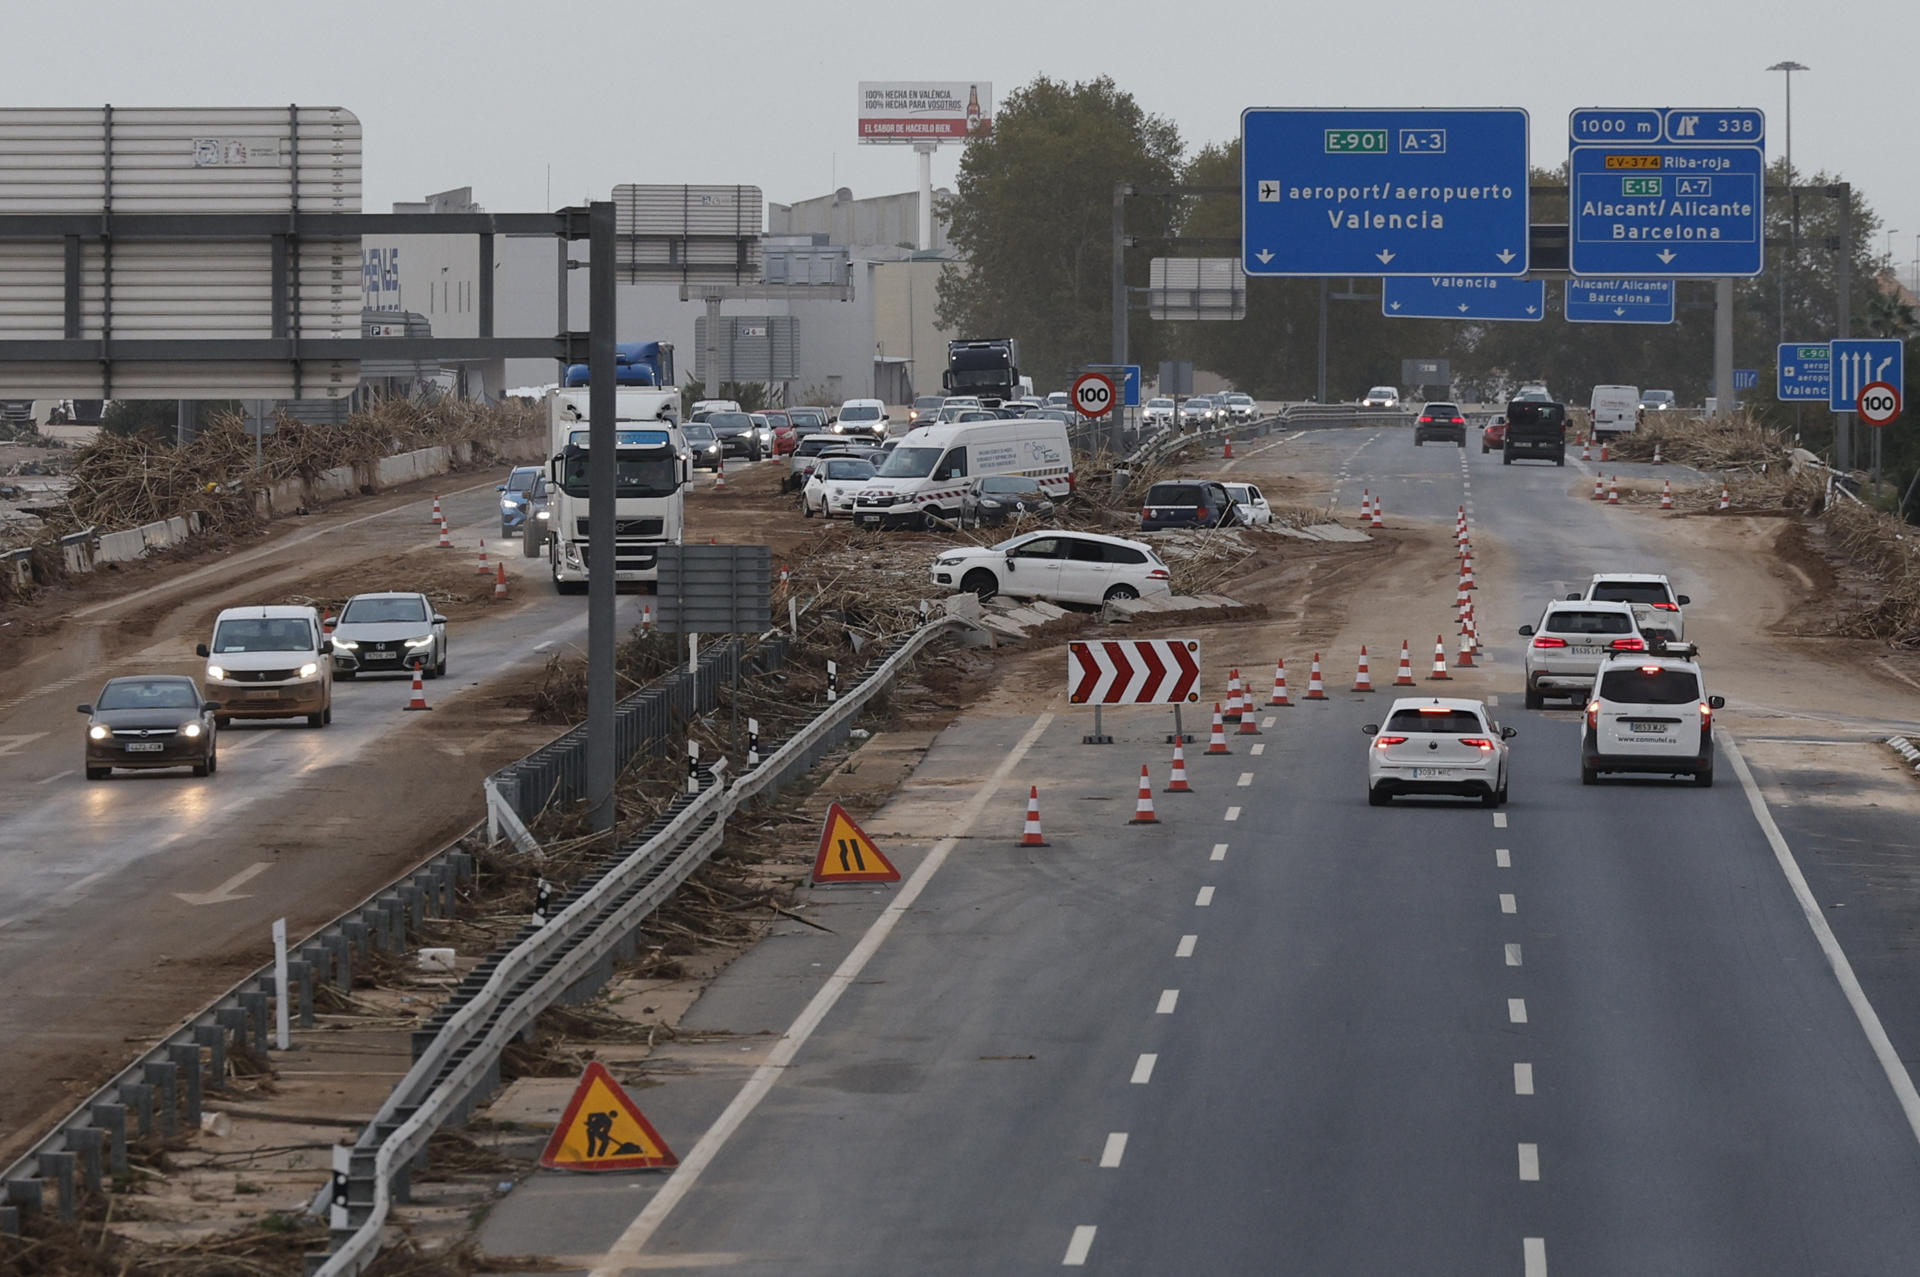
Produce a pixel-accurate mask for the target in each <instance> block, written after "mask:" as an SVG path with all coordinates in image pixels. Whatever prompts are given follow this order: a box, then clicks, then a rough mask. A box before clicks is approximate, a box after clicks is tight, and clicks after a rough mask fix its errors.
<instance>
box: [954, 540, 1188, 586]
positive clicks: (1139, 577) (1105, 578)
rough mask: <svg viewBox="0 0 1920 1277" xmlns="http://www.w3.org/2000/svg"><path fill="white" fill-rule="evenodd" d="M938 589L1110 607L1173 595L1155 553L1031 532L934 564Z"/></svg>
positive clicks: (1120, 543) (964, 549) (1131, 545)
mask: <svg viewBox="0 0 1920 1277" xmlns="http://www.w3.org/2000/svg"><path fill="white" fill-rule="evenodd" d="M931 574H932V577H933V583H934V584H935V585H939V586H944V587H946V588H947V589H950V590H965V591H967V592H968V593H971V594H977V595H979V596H980V597H981V598H983V599H989V598H992V597H993V596H994V595H996V594H1006V595H1009V596H1011V597H1013V598H1022V599H1046V600H1048V601H1049V602H1053V603H1107V602H1111V601H1113V600H1115V599H1137V598H1142V597H1144V596H1147V595H1159V594H1172V593H1173V582H1172V574H1171V573H1170V572H1168V570H1167V565H1166V564H1165V563H1163V562H1161V560H1160V556H1159V555H1157V554H1155V553H1154V552H1153V547H1152V546H1150V545H1146V544H1144V543H1142V542H1139V541H1129V540H1127V539H1126V538H1124V537H1110V536H1102V535H1101V534H1099V533H1097V532H1051V531H1041V532H1028V533H1026V534H1024V535H1022V536H1017V537H1013V538H1012V539H1010V540H1006V541H1002V542H1001V543H1000V544H999V545H995V546H959V547H956V548H954V549H951V550H943V551H942V552H941V553H940V555H939V557H938V558H936V559H934V561H933V568H932V570H931Z"/></svg>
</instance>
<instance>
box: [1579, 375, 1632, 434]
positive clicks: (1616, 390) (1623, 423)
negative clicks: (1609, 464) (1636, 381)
mask: <svg viewBox="0 0 1920 1277" xmlns="http://www.w3.org/2000/svg"><path fill="white" fill-rule="evenodd" d="M1587 411H1588V412H1589V413H1590V414H1591V416H1592V420H1593V435H1594V438H1596V439H1598V438H1600V437H1601V436H1602V435H1624V434H1631V433H1633V428H1634V427H1635V426H1637V425H1639V424H1640V387H1638V386H1595V387H1594V388H1593V398H1592V399H1590V400H1588V402H1587Z"/></svg>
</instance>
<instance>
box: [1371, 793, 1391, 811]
mask: <svg viewBox="0 0 1920 1277" xmlns="http://www.w3.org/2000/svg"><path fill="white" fill-rule="evenodd" d="M1392 801H1393V795H1392V794H1389V793H1388V792H1387V791H1386V790H1384V789H1369V790H1368V791H1367V806H1369V807H1385V806H1386V805H1387V804H1388V803H1390V802H1392Z"/></svg>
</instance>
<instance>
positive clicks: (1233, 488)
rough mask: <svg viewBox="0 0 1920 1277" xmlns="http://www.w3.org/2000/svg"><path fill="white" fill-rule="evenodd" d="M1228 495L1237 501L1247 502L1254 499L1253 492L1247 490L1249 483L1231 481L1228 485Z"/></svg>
mask: <svg viewBox="0 0 1920 1277" xmlns="http://www.w3.org/2000/svg"><path fill="white" fill-rule="evenodd" d="M1227 495H1228V496H1230V497H1232V498H1233V499H1234V500H1235V501H1242V502H1246V501H1252V500H1253V493H1251V492H1249V491H1248V490H1247V485H1246V484H1244V483H1229V484H1228V485H1227Z"/></svg>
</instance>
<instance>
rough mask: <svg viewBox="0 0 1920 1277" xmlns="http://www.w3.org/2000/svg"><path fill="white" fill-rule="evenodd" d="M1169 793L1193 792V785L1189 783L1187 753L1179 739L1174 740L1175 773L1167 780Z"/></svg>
mask: <svg viewBox="0 0 1920 1277" xmlns="http://www.w3.org/2000/svg"><path fill="white" fill-rule="evenodd" d="M1167 792H1168V793H1169V794H1191V793H1192V792H1193V786H1192V785H1189V784H1188V783H1187V754H1186V751H1185V750H1184V749H1183V748H1182V747H1181V745H1180V742H1179V741H1177V740H1176V741H1175V742H1173V775H1172V776H1171V777H1169V778H1168V780H1167Z"/></svg>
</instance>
